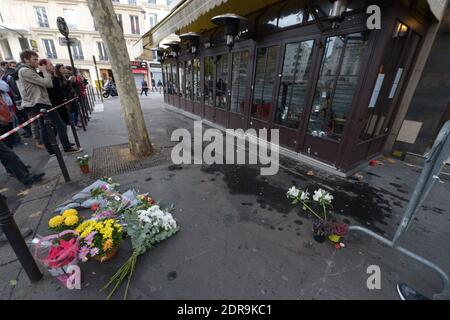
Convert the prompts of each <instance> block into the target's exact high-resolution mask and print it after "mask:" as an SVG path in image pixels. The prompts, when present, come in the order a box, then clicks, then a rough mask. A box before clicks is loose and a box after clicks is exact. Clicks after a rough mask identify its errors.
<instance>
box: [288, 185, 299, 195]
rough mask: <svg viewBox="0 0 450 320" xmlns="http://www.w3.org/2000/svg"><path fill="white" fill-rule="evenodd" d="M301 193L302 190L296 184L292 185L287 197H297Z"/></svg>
mask: <svg viewBox="0 0 450 320" xmlns="http://www.w3.org/2000/svg"><path fill="white" fill-rule="evenodd" d="M299 194H300V190H299V189H297V188H296V187H295V186H292V188H290V189H289V190H288V192H287V197H288V198H297V197H298V195H299Z"/></svg>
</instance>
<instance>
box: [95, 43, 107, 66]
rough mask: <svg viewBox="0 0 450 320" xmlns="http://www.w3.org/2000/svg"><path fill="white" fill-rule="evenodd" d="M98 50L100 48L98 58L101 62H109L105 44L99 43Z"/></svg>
mask: <svg viewBox="0 0 450 320" xmlns="http://www.w3.org/2000/svg"><path fill="white" fill-rule="evenodd" d="M97 48H98V57H99V60H100V61H108V60H109V57H108V53H107V52H106V49H105V45H104V44H103V42H97Z"/></svg>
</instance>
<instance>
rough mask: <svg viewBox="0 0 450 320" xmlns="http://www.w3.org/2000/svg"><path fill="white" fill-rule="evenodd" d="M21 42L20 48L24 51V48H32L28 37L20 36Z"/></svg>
mask: <svg viewBox="0 0 450 320" xmlns="http://www.w3.org/2000/svg"><path fill="white" fill-rule="evenodd" d="M19 43H20V49H21V50H22V51H23V50H26V49H30V43H29V42H28V39H27V38H22V37H20V38H19Z"/></svg>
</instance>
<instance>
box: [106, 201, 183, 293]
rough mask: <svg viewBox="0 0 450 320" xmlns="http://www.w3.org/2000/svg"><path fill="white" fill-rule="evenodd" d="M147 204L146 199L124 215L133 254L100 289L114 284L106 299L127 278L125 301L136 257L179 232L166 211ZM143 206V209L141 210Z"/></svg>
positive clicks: (173, 220)
mask: <svg viewBox="0 0 450 320" xmlns="http://www.w3.org/2000/svg"><path fill="white" fill-rule="evenodd" d="M149 203H150V202H149V201H148V199H147V201H145V202H141V203H140V205H138V206H136V207H134V208H133V209H130V210H127V211H126V212H125V214H124V217H123V220H124V224H125V230H126V232H127V234H128V235H129V236H130V238H131V243H132V246H133V254H132V255H131V257H130V258H129V259H128V261H127V262H125V264H124V265H123V266H122V267H121V268H120V269H119V270H118V271H117V272H116V274H115V275H114V276H113V277H112V278H111V279H110V281H109V282H108V283H107V284H106V285H105V286H104V287H103V288H102V290H106V289H107V288H108V287H110V286H111V284H113V283H114V282H115V286H114V287H113V289H112V290H111V292H110V293H109V295H108V299H109V298H111V296H112V295H113V294H114V292H115V291H116V290H117V289H118V288H119V286H120V284H121V283H122V281H123V280H124V279H125V278H126V277H127V276H128V283H127V287H126V289H125V295H124V299H126V297H127V293H128V288H129V285H130V281H131V278H132V275H133V272H134V269H135V268H136V262H137V257H138V256H139V255H141V254H144V253H145V252H146V251H147V250H148V249H151V248H152V247H153V246H154V245H156V244H157V243H159V242H161V241H163V240H165V239H167V238H169V237H171V236H172V235H174V234H175V233H176V232H177V231H178V230H179V227H178V225H177V222H176V221H175V219H174V218H173V216H172V214H171V213H170V212H169V211H168V210H163V209H161V208H160V206H159V205H156V204H155V205H151V206H148V205H149ZM143 206H144V209H143V208H142V207H143ZM145 207H147V208H145Z"/></svg>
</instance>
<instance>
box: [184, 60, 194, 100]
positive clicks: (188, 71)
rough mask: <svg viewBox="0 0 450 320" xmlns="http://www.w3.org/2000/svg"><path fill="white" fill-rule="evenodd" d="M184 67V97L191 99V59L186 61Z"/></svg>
mask: <svg viewBox="0 0 450 320" xmlns="http://www.w3.org/2000/svg"><path fill="white" fill-rule="evenodd" d="M185 67H186V99H187V100H193V97H192V82H193V72H192V61H191V60H188V61H186V64H185Z"/></svg>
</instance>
